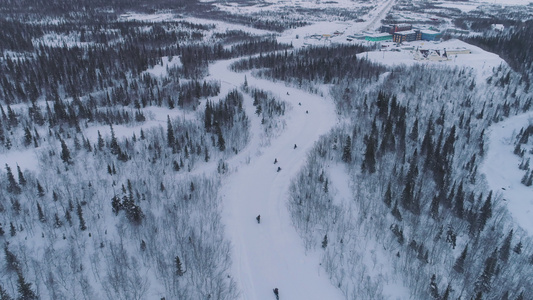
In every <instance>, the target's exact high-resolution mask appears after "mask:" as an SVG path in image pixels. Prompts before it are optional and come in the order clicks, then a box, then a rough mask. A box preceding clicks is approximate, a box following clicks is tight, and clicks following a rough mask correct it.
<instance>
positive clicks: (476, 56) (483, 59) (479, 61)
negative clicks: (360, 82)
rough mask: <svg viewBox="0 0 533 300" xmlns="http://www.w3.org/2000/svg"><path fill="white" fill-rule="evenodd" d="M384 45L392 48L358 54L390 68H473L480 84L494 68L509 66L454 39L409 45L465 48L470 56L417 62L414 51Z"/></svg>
mask: <svg viewBox="0 0 533 300" xmlns="http://www.w3.org/2000/svg"><path fill="white" fill-rule="evenodd" d="M383 44H388V45H390V47H388V48H384V49H383V50H382V51H371V52H364V53H361V54H358V56H359V57H365V58H368V59H370V60H371V61H374V62H377V63H380V64H384V65H388V66H399V65H406V66H410V65H414V64H434V65H447V66H451V67H455V66H457V67H465V68H471V69H474V70H476V71H477V75H478V78H477V80H478V82H482V81H484V80H485V79H486V78H487V77H488V76H490V75H492V74H493V68H497V67H498V66H500V65H502V64H503V65H507V63H506V62H505V61H504V60H503V59H502V58H501V57H499V56H498V55H497V54H494V53H491V52H487V51H485V50H483V49H481V48H479V47H476V46H473V45H470V44H468V43H465V42H463V41H460V40H456V39H452V40H448V41H443V42H438V43H433V42H428V41H414V42H410V43H409V47H411V48H413V49H417V48H420V49H428V50H431V49H436V50H440V51H442V50H444V49H448V50H450V49H457V48H465V49H468V50H470V51H472V53H470V54H457V55H450V56H449V59H450V60H447V61H442V62H439V61H426V60H422V61H417V60H415V59H414V50H403V49H401V50H400V48H396V47H394V46H392V43H390V42H387V43H383ZM390 49H398V50H399V52H397V51H390Z"/></svg>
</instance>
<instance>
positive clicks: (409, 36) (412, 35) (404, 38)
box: [392, 30, 422, 43]
mask: <svg viewBox="0 0 533 300" xmlns="http://www.w3.org/2000/svg"><path fill="white" fill-rule="evenodd" d="M420 39H422V33H421V32H420V30H407V31H400V32H395V33H394V34H393V35H392V40H393V41H394V42H395V43H403V42H412V41H417V40H420Z"/></svg>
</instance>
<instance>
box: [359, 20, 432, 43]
mask: <svg viewBox="0 0 533 300" xmlns="http://www.w3.org/2000/svg"><path fill="white" fill-rule="evenodd" d="M440 37H441V33H440V32H438V31H433V30H421V29H414V28H413V25H411V24H392V25H383V26H381V29H380V33H376V34H371V35H366V36H365V40H367V41H371V42H381V41H389V40H392V41H393V42H395V43H403V42H412V41H419V40H423V41H437V40H439V39H440Z"/></svg>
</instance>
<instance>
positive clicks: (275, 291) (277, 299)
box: [274, 288, 279, 300]
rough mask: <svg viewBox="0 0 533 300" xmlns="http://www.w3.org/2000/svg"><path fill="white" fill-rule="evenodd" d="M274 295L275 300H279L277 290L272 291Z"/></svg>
mask: <svg viewBox="0 0 533 300" xmlns="http://www.w3.org/2000/svg"><path fill="white" fill-rule="evenodd" d="M274 295H276V300H279V291H278V288H275V289H274Z"/></svg>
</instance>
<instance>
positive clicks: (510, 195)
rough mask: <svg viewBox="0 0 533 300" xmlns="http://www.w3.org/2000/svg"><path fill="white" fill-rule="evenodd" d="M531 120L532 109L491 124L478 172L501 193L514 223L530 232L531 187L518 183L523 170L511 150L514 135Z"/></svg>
mask: <svg viewBox="0 0 533 300" xmlns="http://www.w3.org/2000/svg"><path fill="white" fill-rule="evenodd" d="M532 122H533V112H528V113H525V114H522V115H518V116H514V117H511V118H509V119H507V120H505V121H503V122H500V123H497V124H494V125H492V126H491V127H490V128H489V130H488V131H487V133H489V144H488V151H487V154H486V156H485V160H484V161H483V164H482V165H481V168H480V171H481V172H482V173H483V174H484V175H485V178H486V179H487V183H488V185H489V187H490V188H491V189H492V190H493V191H494V192H496V193H501V194H502V196H503V199H504V201H505V203H506V204H507V208H508V210H509V212H510V213H511V214H512V216H513V218H514V220H515V221H516V223H517V224H518V225H519V226H520V227H522V228H523V229H524V230H526V231H527V232H528V233H529V234H530V235H532V234H533V187H527V186H525V185H523V184H522V183H520V181H521V179H522V177H523V176H524V173H525V172H524V171H522V170H520V169H519V168H518V165H519V164H520V162H521V159H520V158H519V157H518V156H516V155H515V154H514V153H513V150H514V145H513V138H514V137H515V136H516V134H517V133H518V132H519V131H520V129H521V128H522V127H524V128H525V127H527V126H528V125H529V124H531V123H532Z"/></svg>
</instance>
